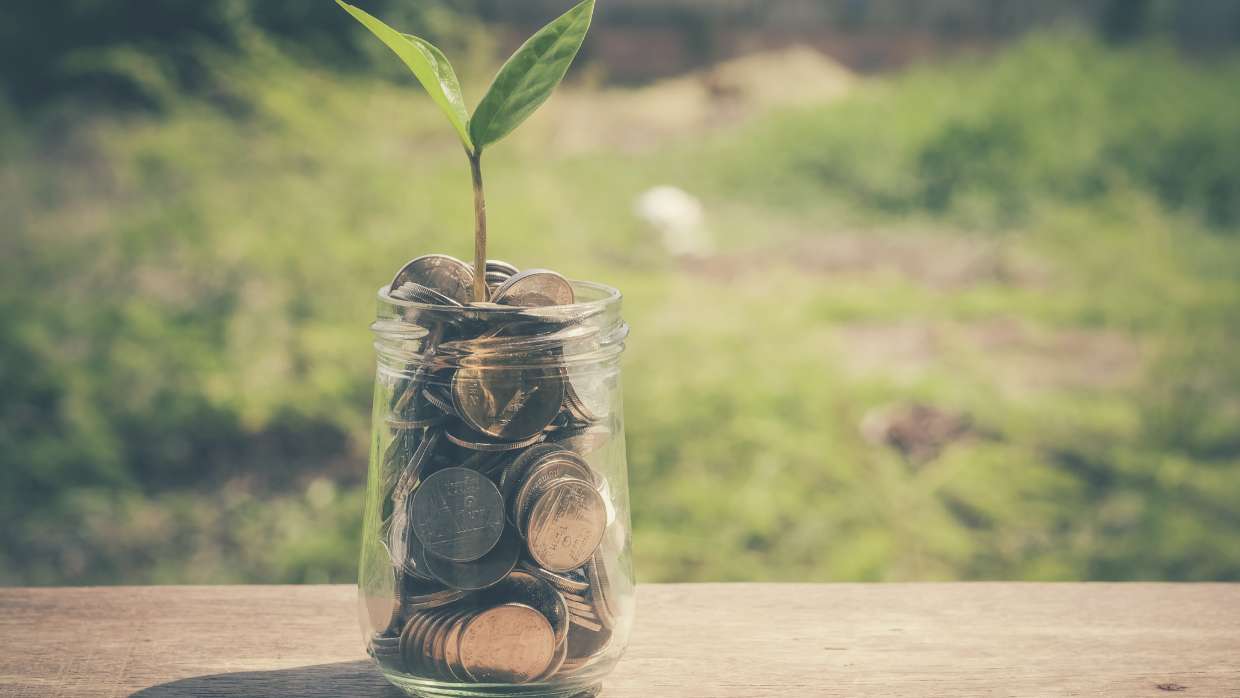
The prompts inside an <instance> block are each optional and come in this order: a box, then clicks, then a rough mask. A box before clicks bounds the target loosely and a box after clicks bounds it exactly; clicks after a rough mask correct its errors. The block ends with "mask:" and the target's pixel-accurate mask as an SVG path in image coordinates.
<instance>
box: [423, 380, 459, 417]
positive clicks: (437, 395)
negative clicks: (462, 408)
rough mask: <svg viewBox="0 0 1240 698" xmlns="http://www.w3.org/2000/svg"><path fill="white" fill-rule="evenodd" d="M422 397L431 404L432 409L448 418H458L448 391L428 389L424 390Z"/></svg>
mask: <svg viewBox="0 0 1240 698" xmlns="http://www.w3.org/2000/svg"><path fill="white" fill-rule="evenodd" d="M422 397H423V398H424V399H425V400H426V401H427V402H428V403H430V405H431V407H434V408H435V409H437V410H439V411H440V412H442V413H444V414H446V415H448V416H451V417H455V416H456V408H455V407H453V406H452V396H451V395H450V394H448V391H447V390H445V389H443V388H431V387H426V388H423V389H422Z"/></svg>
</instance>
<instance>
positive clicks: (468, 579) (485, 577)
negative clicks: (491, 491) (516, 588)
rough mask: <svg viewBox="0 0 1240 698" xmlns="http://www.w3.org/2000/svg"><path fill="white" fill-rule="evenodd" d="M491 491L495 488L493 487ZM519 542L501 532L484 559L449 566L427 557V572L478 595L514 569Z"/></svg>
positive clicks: (513, 534)
mask: <svg viewBox="0 0 1240 698" xmlns="http://www.w3.org/2000/svg"><path fill="white" fill-rule="evenodd" d="M492 487H494V485H492ZM520 556H521V541H520V539H519V538H518V537H517V534H516V532H515V531H513V529H512V527H511V526H508V527H506V528H505V529H504V532H503V535H502V536H501V537H500V539H499V542H498V543H497V544H496V545H495V547H494V548H492V549H491V551H490V552H488V553H487V554H486V555H483V556H482V557H481V558H479V559H478V560H474V561H472V562H452V561H451V560H446V559H444V558H441V557H435V556H429V557H427V560H426V563H427V571H429V572H430V573H431V575H433V576H434V577H435V579H437V580H439V581H440V582H443V583H444V584H446V585H448V586H450V587H452V588H453V589H466V590H470V591H477V590H479V589H486V588H487V587H489V586H492V585H494V584H495V583H497V582H499V581H500V580H502V579H503V578H504V577H506V576H507V575H508V573H509V572H511V571H512V570H513V568H515V567H516V566H517V559H518V558H519V557H520Z"/></svg>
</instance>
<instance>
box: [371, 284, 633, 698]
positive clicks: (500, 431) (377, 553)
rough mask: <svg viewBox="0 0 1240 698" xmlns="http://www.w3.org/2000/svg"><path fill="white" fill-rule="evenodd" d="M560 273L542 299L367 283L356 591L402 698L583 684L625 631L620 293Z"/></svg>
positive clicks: (591, 686)
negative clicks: (467, 295) (474, 296)
mask: <svg viewBox="0 0 1240 698" xmlns="http://www.w3.org/2000/svg"><path fill="white" fill-rule="evenodd" d="M561 278H562V277H561ZM565 283H566V284H567V285H571V289H572V291H571V295H570V296H568V299H571V303H569V304H558V305H555V304H548V303H549V301H548V300H547V299H545V298H543V299H542V300H541V301H529V302H530V303H534V305H527V304H525V303H522V304H521V305H504V304H499V303H490V302H488V303H457V302H451V303H449V302H448V301H447V299H445V298H443V297H442V296H441V295H439V294H430V293H428V292H425V289H421V287H417V289H420V291H421V292H420V293H398V292H397V291H396V290H390V289H389V288H384V289H381V290H380V292H379V299H378V318H377V320H376V321H375V323H374V325H373V326H372V329H373V331H374V334H375V350H376V354H377V357H378V361H377V363H378V370H377V373H376V378H375V393H374V413H373V427H372V440H371V448H370V467H369V474H368V484H367V490H366V509H365V522H364V532H363V540H362V547H361V561H360V567H359V572H358V591H359V600H360V611H361V612H360V616H361V624H362V630H363V633H364V636H365V641H366V647H367V651H368V653H369V654H370V655H371V656H372V657H373V658H374V659H375V661H376V662H377V663H378V665H379V667H380V668H381V670H382V671H383V674H384V675H385V676H386V677H387V679H388V680H389V681H391V682H392V683H393V684H395V685H396V686H397V687H399V688H401V689H402V690H404V691H405V692H406V693H409V694H411V695H419V696H576V695H580V694H583V693H584V694H587V695H590V694H594V693H597V692H598V690H599V688H600V686H601V680H602V678H603V677H604V676H605V675H606V674H607V673H608V672H610V671H611V670H612V668H613V667H614V666H615V664H616V662H617V661H618V660H619V658H620V655H621V653H622V652H623V651H624V648H625V645H626V643H627V641H628V637H629V632H630V628H631V627H632V623H633V613H634V583H633V570H632V561H631V553H630V522H629V494H628V481H627V464H626V461H625V447H624V418H623V409H622V405H621V393H620V366H619V361H620V355H621V353H622V351H623V350H624V341H625V337H626V335H627V333H628V326H627V325H626V324H625V322H624V320H623V319H622V318H621V315H620V306H621V300H620V293H619V292H618V291H616V290H615V289H612V288H608V287H606V286H602V285H599V284H593V283H585V282H565ZM411 286H417V285H416V284H412V285H411Z"/></svg>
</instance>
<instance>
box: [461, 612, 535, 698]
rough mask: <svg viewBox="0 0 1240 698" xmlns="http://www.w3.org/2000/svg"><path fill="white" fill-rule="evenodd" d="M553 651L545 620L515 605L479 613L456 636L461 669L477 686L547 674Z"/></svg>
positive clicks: (524, 679)
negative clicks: (477, 683) (458, 641)
mask: <svg viewBox="0 0 1240 698" xmlns="http://www.w3.org/2000/svg"><path fill="white" fill-rule="evenodd" d="M555 649H556V646H555V639H554V636H553V635H552V631H551V624H550V623H549V622H548V621H547V619H546V618H544V617H543V615H542V614H541V613H539V612H538V611H536V610H534V609H533V608H530V607H529V606H525V605H522V604H516V603H511V604H504V605H502V606H496V607H494V608H489V609H487V610H485V611H483V612H481V613H479V614H478V615H476V616H474V617H473V618H471V619H470V620H469V622H468V623H466V624H465V627H464V628H463V629H462V630H461V635H460V655H461V666H462V667H463V668H464V669H465V673H466V674H467V675H468V676H469V677H470V678H471V679H473V680H475V681H479V682H510V683H525V682H528V681H529V680H531V679H533V678H534V677H536V676H540V675H541V674H542V673H543V672H544V671H546V670H547V667H548V666H549V665H550V664H551V660H552V659H554V657H555Z"/></svg>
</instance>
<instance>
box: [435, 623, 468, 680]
mask: <svg viewBox="0 0 1240 698" xmlns="http://www.w3.org/2000/svg"><path fill="white" fill-rule="evenodd" d="M473 616H474V613H466V614H465V615H464V616H462V617H461V618H459V619H458V620H457V621H456V622H454V623H453V624H452V626H451V627H450V628H448V636H447V637H446V638H445V639H444V648H443V655H444V663H445V664H447V665H448V674H449V675H450V676H451V677H452V678H453V679H455V680H457V681H461V682H465V681H469V674H466V673H465V668H464V667H463V666H461V630H462V629H463V628H464V627H465V624H466V623H467V622H469V619H470V618H472V617H473Z"/></svg>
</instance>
